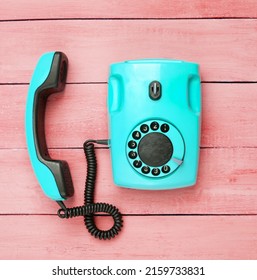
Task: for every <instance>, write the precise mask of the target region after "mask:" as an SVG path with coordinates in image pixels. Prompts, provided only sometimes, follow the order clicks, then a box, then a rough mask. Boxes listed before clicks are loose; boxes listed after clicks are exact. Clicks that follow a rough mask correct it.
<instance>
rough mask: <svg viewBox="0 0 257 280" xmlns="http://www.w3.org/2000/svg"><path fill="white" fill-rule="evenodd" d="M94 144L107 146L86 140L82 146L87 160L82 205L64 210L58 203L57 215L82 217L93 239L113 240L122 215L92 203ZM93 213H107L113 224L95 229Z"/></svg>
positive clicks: (99, 141)
mask: <svg viewBox="0 0 257 280" xmlns="http://www.w3.org/2000/svg"><path fill="white" fill-rule="evenodd" d="M94 143H96V144H102V145H108V140H87V141H86V142H85V143H84V145H83V148H84V153H85V156H86V160H87V178H86V183H85V191H84V205H82V206H78V207H73V208H66V206H65V204H64V203H63V202H60V201H59V202H58V204H59V205H60V206H61V209H59V210H58V212H57V214H58V216H59V217H60V218H62V219H63V218H66V219H69V218H74V217H78V216H84V223H85V226H86V228H87V230H88V231H89V233H90V234H91V235H92V236H94V237H95V238H99V239H104V240H106V239H111V238H114V237H115V236H116V235H117V234H118V233H119V232H120V230H121V228H122V226H123V220H122V215H121V213H120V212H119V210H118V208H116V207H115V206H113V205H111V204H108V203H94V190H95V181H96V171H97V161H96V156H95V147H94ZM95 213H107V214H110V215H111V216H112V218H113V221H114V224H113V226H112V227H111V228H110V229H109V230H100V229H99V228H97V226H96V224H95V221H94V215H93V214H95Z"/></svg>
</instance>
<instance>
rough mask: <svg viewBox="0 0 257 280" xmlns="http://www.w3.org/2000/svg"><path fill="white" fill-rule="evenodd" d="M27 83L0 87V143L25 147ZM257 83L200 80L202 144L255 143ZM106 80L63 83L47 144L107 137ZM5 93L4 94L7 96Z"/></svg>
mask: <svg viewBox="0 0 257 280" xmlns="http://www.w3.org/2000/svg"><path fill="white" fill-rule="evenodd" d="M27 91H28V86H27V85H25V86H24V85H22V86H17V85H9V86H0V99H1V105H0V113H1V116H3V117H2V118H1V119H0V134H1V140H0V148H25V147H26V143H25V135H24V119H25V118H24V110H25V104H26V97H27ZM256 92H257V84H203V85H202V96H203V98H202V99H203V104H202V107H203V117H202V139H201V146H202V147H256V138H257V135H256V133H257V132H256V131H257V130H256V123H257V108H256V103H257V94H256ZM106 95H107V85H106V84H97V85H95V84H93V85H92V84H82V85H70V84H68V85H67V86H66V89H65V92H63V93H60V94H55V95H53V96H51V97H50V98H49V101H48V104H47V112H46V138H47V142H48V146H49V147H51V148H60V147H61V148H63V147H65V148H66V147H81V145H82V144H83V142H84V141H85V140H86V139H89V138H93V139H97V138H98V139H100V138H102V139H103V138H108V132H107V111H106ZM7 96H8V98H6V97H7Z"/></svg>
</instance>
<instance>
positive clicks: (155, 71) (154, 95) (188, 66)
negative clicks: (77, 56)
mask: <svg viewBox="0 0 257 280" xmlns="http://www.w3.org/2000/svg"><path fill="white" fill-rule="evenodd" d="M67 69H68V59H67V57H66V55H65V54H64V53H62V52H50V53H46V54H44V55H43V56H42V57H41V58H40V60H39V62H38V64H37V66H36V69H35V71H34V74H33V76H32V80H31V83H30V87H29V93H28V98H27V105H26V138H27V146H28V152H29V155H30V160H31V164H32V166H33V169H34V172H35V174H36V177H37V179H38V181H39V183H40V185H41V187H42V189H43V191H44V193H45V194H46V195H47V196H48V197H49V198H51V199H53V200H55V201H57V203H58V204H59V205H60V206H61V209H59V211H58V216H59V217H60V218H72V217H77V216H83V217H84V222H85V226H86V227H87V229H88V231H89V232H90V233H91V235H93V236H94V237H96V238H99V239H104V240H105V239H110V238H113V237H115V236H116V235H117V234H118V233H119V232H120V230H121V228H122V226H123V221H122V215H121V213H120V212H119V210H118V209H117V208H116V207H115V206H113V205H110V204H107V203H95V202H94V187H95V179H96V167H97V165H96V158H95V152H94V145H95V144H97V145H107V146H108V147H109V148H110V150H111V159H112V173H113V179H114V183H115V184H116V185H118V186H122V187H127V188H135V189H145V190H162V189H172V188H179V187H186V186H190V185H193V184H195V182H196V177H197V170H198V158H199V141H200V117H201V91H200V77H199V72H198V65H197V64H196V63H189V62H183V61H175V60H167V59H145V60H130V61H125V62H122V63H115V64H112V65H111V68H110V77H109V83H108V100H107V107H108V112H109V136H110V139H106V140H87V141H86V142H85V143H84V145H83V149H84V152H85V156H86V160H87V172H88V173H87V178H86V184H85V192H84V205H82V206H78V207H73V208H66V206H65V204H64V201H65V200H66V199H67V198H68V197H71V196H72V195H73V193H74V188H73V184H72V178H71V174H70V170H69V167H68V163H67V162H66V161H64V160H54V159H51V158H50V156H49V154H48V151H47V145H46V139H45V132H44V115H45V107H46V101H47V98H48V96H49V95H50V94H52V93H55V92H59V91H62V90H63V89H64V86H65V82H66V76H67ZM98 212H105V213H108V214H110V215H111V216H112V217H113V219H114V224H113V226H112V227H111V228H110V229H109V230H100V229H98V228H97V226H96V225H95V222H94V214H95V213H98Z"/></svg>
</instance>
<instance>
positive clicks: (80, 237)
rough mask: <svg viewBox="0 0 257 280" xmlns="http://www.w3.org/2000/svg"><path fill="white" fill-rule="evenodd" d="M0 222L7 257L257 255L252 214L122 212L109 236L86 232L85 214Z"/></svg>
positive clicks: (104, 219)
mask: <svg viewBox="0 0 257 280" xmlns="http://www.w3.org/2000/svg"><path fill="white" fill-rule="evenodd" d="M108 219H109V217H98V220H97V224H98V225H99V227H102V228H105V227H106V226H108V225H109V224H110V221H109V220H108ZM0 222H1V224H4V225H5V230H4V231H3V232H2V233H1V239H0V248H1V250H4V251H5V256H6V258H8V259H107V260H109V259H114V260H116V259H187V260H188V259H222V260H223V259H241V258H242V256H244V258H246V259H255V258H256V243H257V227H256V226H253V224H255V225H256V223H257V217H256V216H239V217H219V216H218V217H215V216H214V217H192V216H189V217H147V216H143V217H142V216H141V217H124V225H125V227H126V230H124V231H123V232H122V233H121V234H120V235H118V237H117V238H115V239H113V240H111V241H99V240H95V239H94V238H92V237H90V236H89V235H88V232H87V230H86V229H85V228H84V224H83V218H81V219H74V220H69V221H63V220H61V219H59V218H58V217H54V216H9V217H8V216H5V217H2V216H1V217H0ZM14 225H15V229H16V230H14ZM66 232H68V233H69V235H67V234H66ZM31 233H33V237H31ZM28 252H29V253H28Z"/></svg>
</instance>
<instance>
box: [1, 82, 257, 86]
mask: <svg viewBox="0 0 257 280" xmlns="http://www.w3.org/2000/svg"><path fill="white" fill-rule="evenodd" d="M66 84H67V85H107V84H108V83H107V82H96V81H95V82H67V83H66ZM201 84H257V81H201ZM28 85H29V83H23V82H20V83H14V82H7V83H0V86H28Z"/></svg>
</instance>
